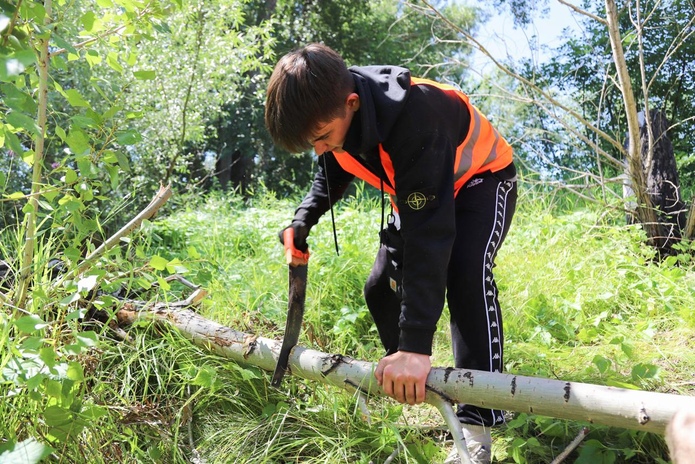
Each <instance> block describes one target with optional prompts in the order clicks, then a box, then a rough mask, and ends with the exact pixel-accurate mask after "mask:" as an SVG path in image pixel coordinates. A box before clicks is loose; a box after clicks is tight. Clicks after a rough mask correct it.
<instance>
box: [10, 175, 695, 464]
mask: <svg viewBox="0 0 695 464" xmlns="http://www.w3.org/2000/svg"><path fill="white" fill-rule="evenodd" d="M295 204H296V202H295V201H289V200H282V201H279V200H274V199H272V198H271V197H262V196H259V197H256V198H252V199H251V200H249V201H243V200H241V199H239V198H237V197H233V196H231V197H224V196H211V197H209V198H206V199H200V200H198V201H197V202H196V201H194V202H191V203H189V205H188V207H187V208H185V209H180V210H178V211H177V212H175V213H174V214H172V215H170V216H169V217H164V218H160V219H158V220H156V221H155V222H153V223H149V224H148V225H147V226H146V227H145V228H144V229H143V231H141V232H140V233H138V234H136V235H134V236H133V237H131V241H130V243H129V244H128V245H127V246H126V248H125V249H124V250H121V251H115V252H114V253H112V254H111V255H110V258H109V259H110V260H111V261H110V262H109V261H106V262H105V264H104V265H103V266H104V267H105V268H109V266H110V265H111V266H112V267H115V268H117V270H118V271H119V272H121V275H120V277H119V279H115V278H114V279H112V280H117V281H119V282H129V283H130V285H131V286H132V287H133V288H135V289H139V291H141V292H145V293H143V294H142V296H141V298H143V299H148V298H153V299H154V298H157V299H159V300H162V299H164V300H169V301H173V300H177V299H182V298H184V297H185V296H186V295H187V294H188V292H189V290H187V289H185V288H184V287H182V286H180V285H179V284H172V285H171V286H170V288H167V287H166V286H165V288H163V289H160V290H156V289H154V290H153V289H149V290H147V291H146V288H147V287H148V286H149V285H151V284H152V283H154V282H161V278H162V277H164V276H166V275H167V274H168V271H167V270H166V269H164V267H163V266H161V265H157V264H156V263H157V262H160V261H158V259H153V257H156V256H158V257H160V258H162V260H161V262H168V263H169V264H171V265H172V266H173V265H174V264H175V265H176V266H177V269H178V270H179V271H180V272H185V276H186V278H187V279H188V280H190V281H192V282H194V283H197V284H201V285H202V286H203V287H204V288H205V289H206V290H207V291H208V292H209V296H208V298H207V299H206V300H205V301H204V303H203V305H202V306H201V307H200V308H199V311H200V312H201V313H202V315H203V316H204V317H206V318H209V319H212V320H214V321H216V322H219V323H222V324H225V325H228V326H230V327H232V328H234V329H236V330H240V331H244V332H251V333H255V334H258V335H260V336H263V337H268V338H276V339H279V338H281V337H282V332H283V329H284V321H285V311H286V307H287V266H286V265H285V264H284V260H283V250H282V247H281V245H280V244H279V242H278V239H277V232H278V231H279V230H280V229H281V228H282V227H284V226H285V225H287V224H288V223H289V220H290V219H291V217H292V214H293V210H294V207H295ZM336 224H337V228H338V239H339V245H340V256H336V253H335V250H334V244H333V232H332V227H331V223H330V218H329V216H328V215H326V217H324V218H323V219H322V221H321V222H320V223H319V224H318V225H317V226H316V227H315V228H314V230H313V231H312V234H311V237H310V239H309V243H310V246H311V252H312V257H311V260H310V265H309V288H308V293H307V310H306V314H305V327H304V330H303V331H302V335H301V338H300V344H302V345H304V346H308V347H312V348H315V349H319V350H321V351H326V352H331V353H342V354H346V355H349V356H352V357H354V358H358V359H364V360H369V361H378V359H379V358H380V356H381V354H382V348H381V346H380V343H379V339H378V335H377V333H376V330H375V328H374V327H373V324H372V321H371V317H370V315H369V313H368V311H367V309H366V306H365V304H364V301H363V297H362V285H363V283H364V280H365V279H366V277H367V275H368V273H369V270H370V267H371V264H372V261H373V258H374V254H375V252H376V249H377V246H378V243H377V240H378V239H377V233H378V229H379V224H380V207H379V204H378V202H376V201H375V200H373V199H368V198H366V197H362V196H361V197H360V198H358V199H351V200H350V201H348V202H344V203H342V204H341V206H340V207H339V208H338V209H337V210H336ZM12 240H13V239H12V238H11V236H10V238H8V239H7V240H4V239H3V243H2V246H3V247H4V249H5V250H6V251H7V249H8V248H11V247H12V243H14V242H13V241H12ZM14 240H15V242H16V238H15V239H14ZM643 242H644V235H643V233H642V231H641V230H640V229H639V227H635V226H626V225H624V223H623V222H622V218H621V216H620V215H618V214H613V213H611V211H606V210H602V209H599V208H598V207H596V206H591V205H583V204H577V203H572V202H571V201H568V198H565V197H560V196H554V197H553V196H542V195H538V194H533V193H532V192H529V191H527V190H524V189H523V188H522V195H521V197H520V200H519V210H518V212H517V215H516V217H515V219H514V222H513V224H512V229H511V231H510V233H509V236H508V238H507V241H506V243H505V245H504V246H503V248H502V249H501V251H500V254H499V256H498V259H497V264H498V266H497V269H496V278H497V281H498V285H499V287H500V300H501V304H502V307H503V314H504V324H505V334H506V341H505V347H506V352H505V360H506V369H507V371H509V372H514V373H518V374H523V375H530V376H538V377H548V378H558V379H563V380H572V381H578V382H586V383H597V384H602V385H619V386H632V387H635V388H641V389H646V390H651V391H661V392H670V393H680V394H688V395H693V394H695V391H694V390H695V385H694V384H693V382H692V372H694V371H695V350H693V349H692V348H693V347H694V345H695V342H693V341H692V340H694V339H695V337H693V335H695V334H694V332H695V315H693V312H692V308H693V307H695V295H693V292H692V290H691V289H692V288H694V287H695V285H694V284H695V269H694V267H693V264H692V260H691V259H690V254H689V253H687V252H685V251H684V252H683V254H682V255H680V256H678V257H673V258H669V259H668V260H667V261H665V262H657V261H656V260H655V259H654V254H653V252H652V250H650V249H649V248H648V247H646V246H645V245H643ZM41 256H42V257H49V256H50V252H49V251H43V252H42V254H41ZM172 260H177V261H174V262H172ZM170 267H171V266H170ZM171 269H172V270H173V267H172V268H171ZM114 272H115V270H114ZM111 275H116V274H115V273H114V274H106V276H107V277H108V276H111ZM130 276H134V277H136V278H137V279H136V280H128V279H129V278H130ZM105 279H106V277H105ZM44 293H45V295H44V294H42V293H41V290H40V289H34V293H33V296H34V299H35V300H37V301H43V302H46V305H44V306H42V307H40V308H37V314H38V315H40V317H41V318H42V320H44V321H48V322H49V324H50V325H49V326H48V327H43V326H41V325H39V326H37V325H35V322H36V321H32V320H29V321H28V320H23V322H22V323H14V322H12V321H13V319H12V316H13V315H14V316H17V314H16V313H15V314H12V311H11V309H10V308H8V309H7V310H6V311H5V312H4V313H3V314H1V315H2V316H3V320H2V322H3V324H2V332H0V336H1V338H0V342H2V346H3V347H4V349H3V352H2V357H1V358H0V361H1V363H0V367H2V368H3V383H2V385H1V386H0V388H2V392H3V394H4V396H5V397H6V401H3V402H2V404H0V416H1V417H3V421H2V422H3V424H2V426H1V427H0V434H1V435H2V437H3V438H4V439H5V440H10V441H16V442H21V441H23V440H27V439H29V438H34V439H36V440H38V441H39V442H42V443H47V444H50V445H51V446H52V448H53V453H52V455H51V457H50V458H49V459H51V460H52V461H55V462H128V463H130V462H133V463H135V462H164V463H179V462H180V463H183V462H191V461H192V460H195V459H197V458H198V457H200V458H202V459H204V460H205V462H208V463H225V462H249V463H251V462H253V463H289V462H302V463H346V462H350V463H364V464H367V463H369V462H375V463H381V462H385V461H386V460H387V459H388V458H389V456H390V455H391V454H392V453H393V451H394V450H395V449H397V448H400V449H401V451H400V453H399V454H398V457H397V458H396V459H395V460H394V462H401V463H406V462H407V463H431V462H438V461H441V460H443V458H444V457H445V456H446V453H447V452H448V449H449V448H450V446H451V443H450V442H447V441H446V433H445V431H444V428H443V421H442V420H441V418H440V417H439V416H438V414H437V413H436V411H435V410H434V409H433V408H431V407H429V406H418V407H407V406H406V407H404V406H402V405H398V404H396V403H394V402H393V401H391V400H372V401H371V404H370V408H371V415H372V417H371V425H370V424H368V423H367V422H365V421H364V420H363V418H362V417H361V413H360V411H359V408H358V407H357V402H356V399H355V398H354V397H352V396H351V395H349V394H347V393H345V392H343V391H341V390H337V389H335V388H332V387H327V386H323V385H317V384H314V383H312V382H309V381H303V380H301V379H296V378H292V377H289V378H287V379H286V380H285V382H284V383H283V385H284V386H283V388H282V389H281V390H276V389H272V388H270V387H269V381H268V380H269V373H266V372H262V371H260V370H259V369H257V368H254V367H249V366H239V365H237V364H235V363H233V362H230V361H227V360H224V359H221V358H219V357H217V356H214V355H212V354H210V353H208V352H206V351H205V350H203V349H201V348H199V347H196V346H193V345H191V344H190V343H189V342H188V341H187V340H185V339H184V338H183V337H182V336H181V335H180V334H178V333H176V331H173V330H168V329H164V328H161V327H158V326H154V325H152V324H149V323H138V324H136V325H135V326H133V327H131V328H130V329H129V330H128V335H129V339H128V340H125V341H120V340H117V339H115V338H113V333H112V332H110V331H109V330H107V329H105V328H99V329H97V330H98V331H99V332H100V334H99V336H97V334H94V335H93V336H92V335H90V334H89V333H87V335H84V336H80V337H75V334H79V333H84V331H85V330H87V329H88V328H87V327H80V325H79V322H78V321H79V319H78V318H77V316H78V315H80V314H83V310H82V313H80V311H81V305H82V306H83V303H79V302H68V301H69V300H65V297H66V295H67V296H69V293H70V292H68V291H66V292H65V293H64V294H63V293H60V292H57V293H51V292H49V291H48V290H45V291H44ZM52 299H58V300H61V301H62V303H60V304H55V303H50V302H51V301H52ZM102 300H103V301H101V302H100V303H99V304H100V305H101V307H103V308H104V309H105V310H107V311H113V310H114V309H117V308H118V307H119V305H120V304H121V303H119V302H118V301H117V300H115V299H109V298H107V297H104V298H102ZM20 326H21V327H20ZM79 330H82V331H83V332H78V331H79ZM68 347H72V348H68ZM434 349H435V354H434V359H433V364H434V365H438V366H448V365H451V364H452V357H451V353H450V343H449V335H448V323H447V315H446V314H445V315H444V316H443V318H442V320H441V321H440V324H439V330H438V332H437V334H436V336H435V346H434ZM37 359H38V360H39V361H32V362H35V363H38V364H37V365H38V366H39V367H41V366H43V368H44V369H45V372H46V374H45V376H43V377H39V378H37V377H32V375H30V374H26V375H24V376H22V375H15V376H14V377H13V376H12V375H10V374H11V369H10V368H11V367H12V366H16V365H22V364H23V363H26V365H29V362H30V360H37ZM51 359H53V361H51ZM77 365H79V366H81V369H82V372H76V370H79V369H77ZM61 369H62V370H61ZM54 371H55V372H54ZM32 379H33V380H32ZM57 411H60V412H61V414H63V415H62V416H61V415H58V416H56V417H54V418H53V419H51V416H50V415H49V414H48V413H49V412H53V413H55V412H57ZM70 411H72V412H70ZM67 416H70V417H71V419H70V421H69V424H68V422H65V420H63V419H64V417H67ZM47 418H48V420H47ZM61 420H63V422H61ZM66 424H68V425H69V426H70V427H72V428H70V429H69V430H68V429H67V428H66V427H68V425H66ZM585 425H588V424H583V423H575V422H571V421H565V420H556V419H552V418H548V417H541V416H533V415H528V414H514V415H511V414H510V420H509V422H508V425H507V426H506V427H503V428H500V429H497V430H495V432H494V437H495V446H494V453H495V456H496V460H497V462H508V463H541V462H549V461H551V460H552V459H553V457H554V456H556V455H557V454H558V453H560V452H561V451H562V450H563V449H564V447H565V446H566V445H567V444H568V443H569V442H570V441H571V440H572V439H573V438H574V436H575V435H576V434H577V432H578V431H579V430H580V429H581V427H583V426H585ZM590 429H591V433H590V435H589V436H588V437H587V439H586V440H585V441H584V443H583V445H582V446H580V448H579V449H578V450H577V451H575V452H574V453H573V454H572V456H571V457H570V458H569V459H568V460H567V462H579V463H600V462H606V463H612V462H616V463H619V462H630V463H653V462H661V461H660V460H664V462H665V460H667V453H666V448H665V446H664V443H663V440H662V439H661V437H658V436H655V435H652V434H646V433H640V432H634V431H626V430H622V429H616V428H608V427H603V426H598V425H591V426H590ZM61 430H62V432H61ZM65 430H67V432H66V431H65ZM61 433H64V435H60V434H61ZM56 435H57V436H58V438H56ZM61 437H62V438H61Z"/></svg>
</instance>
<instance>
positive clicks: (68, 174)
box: [63, 168, 77, 184]
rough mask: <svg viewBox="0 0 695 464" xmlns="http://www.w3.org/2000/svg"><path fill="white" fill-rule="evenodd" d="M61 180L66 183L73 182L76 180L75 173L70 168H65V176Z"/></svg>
mask: <svg viewBox="0 0 695 464" xmlns="http://www.w3.org/2000/svg"><path fill="white" fill-rule="evenodd" d="M63 182H65V183H66V184H73V183H75V182H77V173H76V172H75V171H73V170H72V169H70V168H67V169H66V170H65V178H64V179H63Z"/></svg>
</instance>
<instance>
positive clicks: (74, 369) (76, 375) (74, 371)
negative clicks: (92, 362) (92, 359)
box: [67, 361, 84, 382]
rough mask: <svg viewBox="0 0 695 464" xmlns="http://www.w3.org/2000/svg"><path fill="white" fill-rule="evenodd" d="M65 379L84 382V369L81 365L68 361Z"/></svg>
mask: <svg viewBox="0 0 695 464" xmlns="http://www.w3.org/2000/svg"><path fill="white" fill-rule="evenodd" d="M67 377H68V379H70V380H74V381H76V382H82V381H83V380H84V369H83V368H82V365H81V364H80V363H78V362H77V361H70V362H69V363H68V371H67Z"/></svg>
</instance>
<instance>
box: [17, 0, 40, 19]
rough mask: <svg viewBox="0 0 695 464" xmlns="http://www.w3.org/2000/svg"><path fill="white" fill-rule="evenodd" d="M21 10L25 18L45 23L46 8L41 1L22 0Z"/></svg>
mask: <svg viewBox="0 0 695 464" xmlns="http://www.w3.org/2000/svg"><path fill="white" fill-rule="evenodd" d="M20 11H21V12H22V17H23V18H24V19H25V20H33V21H36V22H37V23H38V24H43V22H44V19H45V18H46V9H45V8H44V7H43V5H42V4H41V3H39V2H22V6H21V9H20Z"/></svg>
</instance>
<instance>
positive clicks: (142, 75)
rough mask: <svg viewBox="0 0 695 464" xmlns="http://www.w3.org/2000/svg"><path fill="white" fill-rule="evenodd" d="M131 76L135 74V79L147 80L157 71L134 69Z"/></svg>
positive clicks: (152, 77) (154, 75)
mask: <svg viewBox="0 0 695 464" xmlns="http://www.w3.org/2000/svg"><path fill="white" fill-rule="evenodd" d="M133 76H135V78H136V79H140V80H143V81H148V80H152V79H154V78H155V77H157V73H156V72H155V71H135V72H134V73H133Z"/></svg>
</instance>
